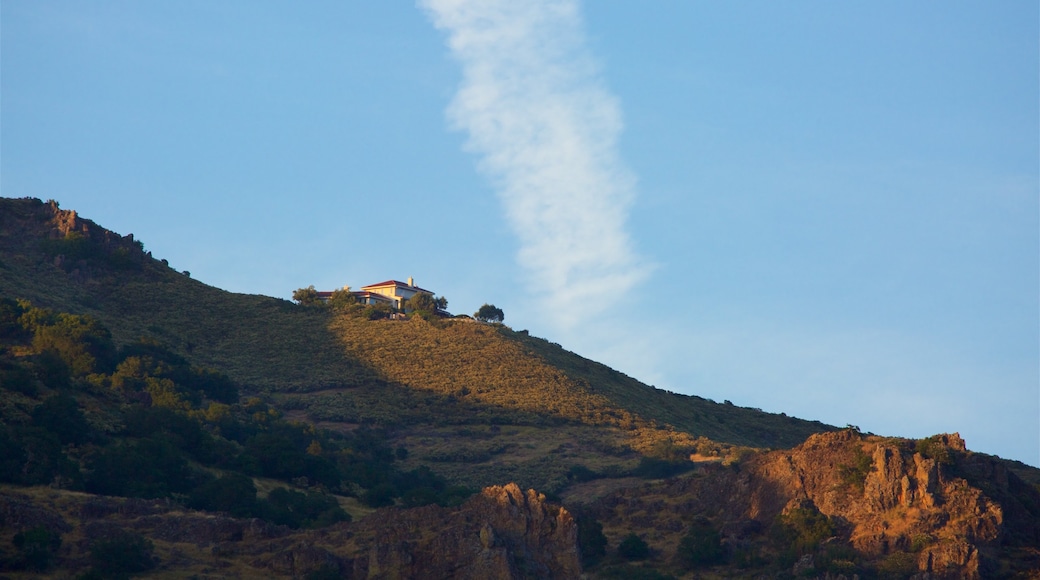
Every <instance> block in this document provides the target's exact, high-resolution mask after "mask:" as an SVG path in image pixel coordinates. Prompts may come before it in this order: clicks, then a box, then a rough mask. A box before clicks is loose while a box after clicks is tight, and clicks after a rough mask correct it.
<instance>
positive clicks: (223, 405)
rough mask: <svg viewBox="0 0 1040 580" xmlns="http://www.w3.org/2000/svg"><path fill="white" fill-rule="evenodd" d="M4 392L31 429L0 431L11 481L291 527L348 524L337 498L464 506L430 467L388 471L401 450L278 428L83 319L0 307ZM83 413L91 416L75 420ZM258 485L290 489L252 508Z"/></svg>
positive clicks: (272, 418) (183, 368)
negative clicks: (265, 482) (163, 502)
mask: <svg viewBox="0 0 1040 580" xmlns="http://www.w3.org/2000/svg"><path fill="white" fill-rule="evenodd" d="M14 347H18V348H17V349H15V348H14ZM15 350H17V352H18V356H16V355H15V354H14V352H15ZM27 352H28V353H30V354H28V355H26V354H25V353H27ZM0 388H2V390H3V391H7V392H10V393H17V394H19V395H20V396H21V397H22V399H20V400H21V401H23V402H22V403H21V404H22V405H30V406H31V409H30V411H29V413H28V417H27V418H23V419H22V420H18V419H17V417H4V419H5V422H4V423H3V424H0V481H4V482H8V483H16V484H23V485H36V484H52V485H57V486H60V487H64V488H68V489H80V490H84V491H88V492H91V493H97V494H104V495H114V496H124V497H141V498H173V499H175V500H178V501H181V502H183V503H184V504H185V505H187V506H189V507H195V508H198V509H209V510H218V511H225V512H228V513H231V514H233V515H237V516H243V517H244V516H248V517H260V518H263V519H266V520H269V521H272V522H275V523H279V524H285V525H289V526H292V527H315V526H322V525H326V524H329V523H331V522H334V521H339V520H343V519H347V518H348V517H349V516H348V514H346V512H344V511H343V510H342V509H340V508H339V504H338V502H337V501H336V500H335V498H334V497H332V496H331V495H330V494H332V493H338V494H346V495H354V496H357V497H358V498H359V499H360V500H361V501H363V502H366V503H368V504H369V505H372V506H377V507H378V506H384V505H392V504H394V503H398V502H400V503H402V504H404V505H423V504H427V503H442V504H448V503H458V502H461V500H462V499H464V498H465V497H467V496H468V495H470V491H469V490H465V489H460V488H453V487H451V486H448V485H447V483H446V482H445V481H444V480H443V479H442V478H440V477H438V476H436V475H435V474H433V473H432V472H430V471H429V470H428V469H422V468H421V469H417V470H413V471H409V472H403V471H401V470H400V469H399V468H398V467H397V464H396V463H395V461H396V460H397V459H398V458H399V457H401V456H403V455H406V453H407V452H406V450H404V449H400V450H399V451H398V452H396V453H395V452H394V451H393V450H392V449H391V447H390V446H389V444H388V443H387V438H386V434H385V433H383V432H381V431H376V430H372V429H367V428H360V429H358V430H356V431H355V432H353V433H349V434H341V433H333V432H328V431H324V430H319V429H316V428H314V427H313V426H311V425H305V424H300V423H292V422H288V421H285V420H283V419H282V418H281V416H280V414H279V413H278V412H277V411H276V410H274V409H273V408H271V407H270V406H268V405H267V404H266V403H265V402H263V401H262V400H260V399H257V398H240V397H239V393H238V388H237V386H236V385H235V384H234V382H233V381H231V379H229V378H228V377H227V376H225V375H223V374H221V373H218V372H216V371H213V370H207V369H200V368H196V367H193V366H192V365H190V364H189V363H188V361H187V360H185V359H184V358H183V357H181V356H180V355H178V354H176V353H174V352H172V351H170V350H169V349H167V348H166V347H164V346H162V345H160V344H157V343H155V342H153V341H139V342H137V343H134V344H130V345H125V346H122V347H118V348H117V347H116V346H115V345H114V344H113V342H112V339H111V335H110V333H109V332H108V330H107V329H106V328H105V327H104V326H102V325H101V324H100V323H99V322H98V321H97V320H95V319H93V318H90V317H87V316H79V315H72V314H66V313H57V312H53V311H50V310H46V309H42V308H36V307H33V306H32V305H31V304H28V303H25V302H16V301H13V300H7V299H0ZM5 396H7V395H5ZM84 402H87V403H89V404H90V406H91V407H92V408H93V409H95V412H93V413H92V414H91V415H89V416H88V414H86V413H84V407H83V403H84ZM197 466H203V467H204V468H206V469H200V468H199V467H197ZM214 471H216V472H218V473H220V474H222V475H220V476H219V477H217V476H214V475H212V472H214ZM253 477H267V478H273V479H277V480H281V481H283V482H285V483H286V484H287V485H286V488H285V489H281V490H276V491H275V492H272V493H271V494H269V495H268V496H267V497H266V498H260V497H258V495H257V490H256V487H255V485H254V484H253V481H252V478H253ZM292 487H298V488H299V487H302V488H303V489H302V490H298V489H291V488H292Z"/></svg>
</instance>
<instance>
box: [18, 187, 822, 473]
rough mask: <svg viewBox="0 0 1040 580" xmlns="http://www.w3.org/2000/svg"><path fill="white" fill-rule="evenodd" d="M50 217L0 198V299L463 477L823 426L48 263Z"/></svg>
mask: <svg viewBox="0 0 1040 580" xmlns="http://www.w3.org/2000/svg"><path fill="white" fill-rule="evenodd" d="M62 220H64V221H65V222H66V223H67V222H68V221H69V215H68V214H67V213H62V212H55V211H54V209H53V208H51V207H49V206H48V205H46V204H42V203H40V202H38V201H34V200H7V199H0V274H2V275H0V295H2V296H8V297H16V298H28V299H30V300H32V301H33V302H34V303H36V304H38V305H42V306H47V307H51V308H55V309H58V310H62V311H70V312H76V313H85V314H90V315H92V316H95V317H97V318H99V319H100V320H101V321H102V322H103V323H104V324H105V325H106V326H108V327H109V328H110V329H111V330H112V332H113V335H114V338H115V339H116V341H117V343H125V342H129V341H132V340H136V339H138V338H140V337H143V336H149V337H153V338H156V339H159V340H160V341H162V342H164V343H166V344H168V345H170V346H171V347H173V348H174V349H176V350H178V351H180V352H181V353H183V354H184V355H185V356H187V357H188V358H189V360H191V361H192V362H193V364H196V365H204V366H211V367H214V368H216V369H218V370H221V371H223V372H226V373H227V374H229V375H230V376H231V377H232V378H233V379H235V380H236V381H238V382H240V383H241V384H243V385H244V386H245V387H246V389H247V391H249V390H253V391H254V392H266V393H268V394H270V395H272V396H273V397H275V399H276V400H277V401H279V402H280V403H281V404H282V405H283V408H285V409H287V410H290V411H291V412H292V410H294V409H295V410H296V411H295V412H294V413H295V414H296V415H297V416H299V417H301V418H308V419H311V420H314V421H321V422H323V424H324V425H325V426H328V427H332V428H349V427H350V425H351V424H354V423H358V422H365V421H369V422H376V423H382V424H388V425H392V426H395V427H397V433H398V437H399V442H400V443H401V444H403V445H405V446H407V447H408V448H409V449H410V450H412V451H413V457H412V459H411V461H413V462H416V463H418V462H424V463H430V462H432V463H433V464H434V466H435V467H437V468H438V471H441V472H444V473H447V474H449V475H452V474H454V476H455V479H456V480H458V481H462V482H465V483H469V484H482V483H485V482H500V481H501V480H502V479H504V478H512V479H516V480H521V481H523V480H525V479H527V481H528V482H529V483H530V484H532V485H535V484H541V485H546V484H547V482H549V481H550V480H552V481H553V482H555V483H553V484H552V485H550V487H557V486H558V484H559V482H560V478H561V477H562V476H563V474H565V473H566V471H567V470H568V469H569V467H570V466H572V465H575V464H579V463H580V464H582V465H585V466H588V467H590V468H593V469H599V468H603V467H606V466H610V465H613V466H615V467H617V468H619V469H620V468H626V467H631V466H632V465H633V464H634V461H635V459H636V457H637V456H636V455H635V454H633V453H632V450H633V449H635V450H640V451H643V452H647V451H649V450H651V449H652V448H653V447H654V446H655V445H659V444H660V442H661V441H664V440H667V441H671V442H672V443H674V444H676V445H679V446H680V447H690V446H692V445H694V444H695V440H694V439H695V438H696V437H707V438H709V439H712V440H714V441H717V442H719V443H722V444H723V445H721V446H720V450H721V452H722V453H725V452H726V451H727V448H728V446H730V445H739V446H754V447H785V446H792V445H794V444H796V443H798V442H800V441H801V440H803V439H804V438H805V437H806V436H807V435H808V434H810V433H812V432H815V431H819V430H823V429H827V427H826V426H824V425H822V424H820V423H816V422H808V421H802V420H798V419H794V418H789V417H785V416H780V415H770V414H766V413H762V412H759V411H755V410H752V409H744V408H740V407H734V406H731V405H719V404H716V403H713V402H711V401H707V400H704V399H701V398H699V397H688V396H682V395H676V394H673V393H668V392H666V391H661V390H658V389H654V388H652V387H649V386H646V385H643V384H642V383H639V382H638V381H636V380H634V379H632V378H630V377H627V376H625V375H623V374H621V373H618V372H616V371H613V370H612V369H609V368H608V367H606V366H604V365H601V364H598V363H595V362H592V361H589V360H587V359H584V358H581V357H579V356H577V355H574V354H573V353H570V352H567V351H565V350H563V349H562V348H560V347H559V346H558V345H554V344H552V343H549V342H547V341H544V340H541V339H537V338H532V337H529V336H527V335H526V334H524V333H515V332H513V331H511V330H509V329H508V328H507V327H496V326H487V325H482V324H477V323H464V322H449V323H444V324H431V323H427V322H425V321H423V320H419V319H413V320H411V321H408V322H393V321H368V320H362V319H360V318H357V317H352V316H333V315H330V314H329V313H327V312H326V311H324V310H323V309H316V308H304V307H298V306H295V305H293V304H291V303H288V302H286V301H284V300H278V299H274V298H269V297H264V296H256V295H244V294H235V293H230V292H226V291H223V290H219V289H216V288H213V287H210V286H207V285H205V284H203V283H201V282H198V281H196V280H193V279H191V278H189V277H188V276H185V275H183V274H181V273H178V272H176V271H174V270H172V269H170V268H168V267H166V266H165V265H163V264H162V263H161V262H159V261H157V260H153V259H151V258H150V257H145V256H140V257H141V260H139V262H140V265H139V266H138V267H137V268H132V269H124V270H114V269H111V268H104V267H98V266H96V265H91V264H89V263H88V264H80V265H79V267H69V266H68V265H66V267H65V268H64V269H63V268H59V267H56V266H55V264H54V263H53V258H51V257H49V256H48V255H47V254H46V253H45V252H44V243H45V242H43V239H44V238H46V237H48V236H50V237H53V236H56V235H59V234H58V233H57V232H56V230H55V228H56V225H55V224H57V223H58V222H59V221H62ZM76 223H77V224H78V225H77V227H80V228H83V227H84V225H85V227H86V229H87V230H90V232H92V234H91V235H92V236H93V237H95V238H97V237H98V236H101V235H102V234H104V236H103V237H105V239H109V238H113V237H114V238H117V241H118V238H119V236H118V235H111V234H110V233H108V232H105V231H104V230H102V229H101V228H100V227H98V226H96V225H94V224H92V223H90V222H86V221H85V220H79V221H77V222H76ZM459 425H469V426H476V425H483V426H484V427H483V428H481V429H476V428H473V429H460V428H459V427H458V426H459ZM491 425H511V426H512V428H511V429H506V430H496V431H491V430H489V426H491ZM564 427H566V428H564ZM446 442H447V443H446ZM546 442H552V445H549V446H548V447H546V444H547V443H546ZM449 449H453V450H455V451H452V452H449V451H448V450H449ZM459 450H462V451H459ZM618 466H620V467H618ZM525 474H537V475H536V476H535V477H533V478H530V477H529V476H528V475H525Z"/></svg>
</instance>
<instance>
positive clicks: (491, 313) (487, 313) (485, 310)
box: [473, 304, 506, 322]
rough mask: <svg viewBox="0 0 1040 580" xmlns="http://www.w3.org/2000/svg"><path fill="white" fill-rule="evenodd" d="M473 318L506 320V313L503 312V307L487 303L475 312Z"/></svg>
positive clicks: (484, 320) (486, 320)
mask: <svg viewBox="0 0 1040 580" xmlns="http://www.w3.org/2000/svg"><path fill="white" fill-rule="evenodd" d="M473 318H476V319H477V320H479V321H481V322H502V321H503V320H505V318H506V315H505V314H504V313H503V312H502V309H501V308H498V307H497V306H495V305H494V304H485V305H483V306H481V307H480V309H479V310H477V311H476V312H474V313H473Z"/></svg>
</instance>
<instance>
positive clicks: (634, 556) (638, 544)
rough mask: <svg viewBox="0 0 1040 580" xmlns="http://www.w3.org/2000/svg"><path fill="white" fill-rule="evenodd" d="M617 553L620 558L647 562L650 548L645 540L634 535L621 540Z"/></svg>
mask: <svg viewBox="0 0 1040 580" xmlns="http://www.w3.org/2000/svg"><path fill="white" fill-rule="evenodd" d="M617 551H618V556H621V557H622V558H624V559H626V560H645V559H646V558H647V557H648V556H649V555H650V546H647V545H646V542H644V541H643V538H640V537H639V536H637V535H636V534H634V533H632V534H629V535H627V536H625V539H623V540H621V543H620V544H618V548H617Z"/></svg>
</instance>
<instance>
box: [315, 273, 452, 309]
mask: <svg viewBox="0 0 1040 580" xmlns="http://www.w3.org/2000/svg"><path fill="white" fill-rule="evenodd" d="M343 289H344V290H346V291H348V292H350V293H351V294H353V295H354V297H355V298H357V301H358V304H365V305H373V306H374V305H376V304H386V305H387V306H390V307H391V308H393V309H395V310H404V303H405V302H406V301H407V300H408V299H409V298H411V297H412V296H415V295H416V294H429V295H430V296H433V292H431V291H429V290H426V289H425V288H419V287H418V286H416V285H415V280H413V279H412V278H411V277H409V278H408V282H407V283H405V282H401V281H398V280H387V281H386V282H379V283H378V284H369V285H368V286H362V287H361V290H359V291H351V290H350V286H344V287H343ZM318 298H319V299H321V300H325V301H328V300H329V299H330V298H332V292H318Z"/></svg>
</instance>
